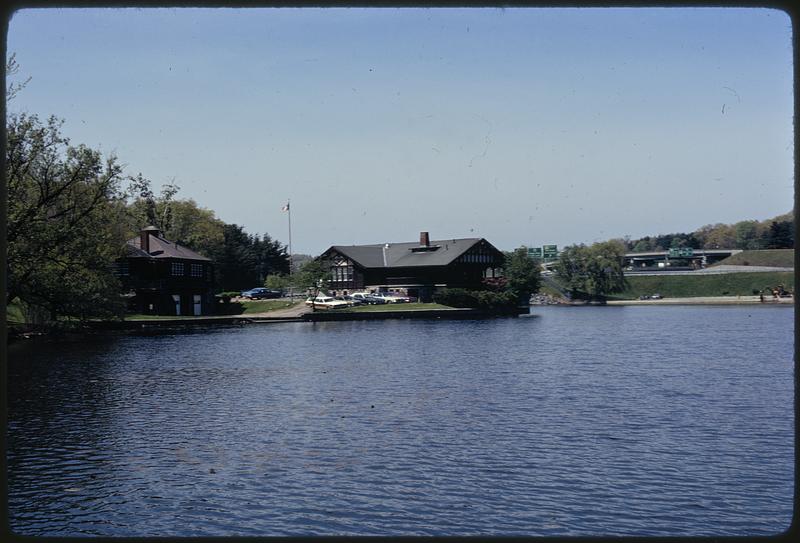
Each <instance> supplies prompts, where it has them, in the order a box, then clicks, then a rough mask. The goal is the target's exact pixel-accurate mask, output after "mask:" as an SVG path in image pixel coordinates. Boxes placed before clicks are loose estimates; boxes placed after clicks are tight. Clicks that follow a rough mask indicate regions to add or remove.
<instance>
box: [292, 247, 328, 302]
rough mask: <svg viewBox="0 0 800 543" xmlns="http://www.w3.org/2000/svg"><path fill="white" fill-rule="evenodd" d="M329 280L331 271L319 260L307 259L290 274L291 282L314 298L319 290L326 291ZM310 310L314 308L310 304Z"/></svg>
mask: <svg viewBox="0 0 800 543" xmlns="http://www.w3.org/2000/svg"><path fill="white" fill-rule="evenodd" d="M330 281H331V273H330V271H327V270H326V269H325V267H324V266H323V265H322V263H321V262H320V261H319V260H316V259H314V260H307V261H306V262H304V263H303V264H302V266H300V269H298V270H297V271H296V272H295V273H293V274H292V279H291V284H292V286H293V287H294V288H295V289H297V290H300V291H306V292H308V293H309V295H310V297H312V298H316V297H317V295H318V294H319V293H320V292H326V291H327V290H328V286H329V285H330ZM311 309H312V311H313V310H315V309H316V308H315V307H314V306H313V305H312V307H311Z"/></svg>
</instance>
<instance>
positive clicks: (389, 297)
mask: <svg viewBox="0 0 800 543" xmlns="http://www.w3.org/2000/svg"><path fill="white" fill-rule="evenodd" d="M373 296H377V297H378V298H383V299H384V300H386V302H387V303H390V304H400V303H406V302H410V301H411V299H409V298H408V297H407V296H401V295H400V294H395V293H393V292H376V293H375V294H373Z"/></svg>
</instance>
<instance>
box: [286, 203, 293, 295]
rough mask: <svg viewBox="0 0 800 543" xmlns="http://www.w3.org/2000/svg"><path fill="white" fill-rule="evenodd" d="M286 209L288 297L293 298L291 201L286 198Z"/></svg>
mask: <svg viewBox="0 0 800 543" xmlns="http://www.w3.org/2000/svg"><path fill="white" fill-rule="evenodd" d="M286 211H287V212H288V213H289V299H290V300H293V299H294V290H293V288H292V264H293V263H292V201H291V199H289V200H286Z"/></svg>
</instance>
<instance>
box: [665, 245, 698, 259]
mask: <svg viewBox="0 0 800 543" xmlns="http://www.w3.org/2000/svg"><path fill="white" fill-rule="evenodd" d="M669 256H670V258H682V257H684V258H685V257H689V256H694V249H692V248H691V247H673V248H672V249H670V250H669Z"/></svg>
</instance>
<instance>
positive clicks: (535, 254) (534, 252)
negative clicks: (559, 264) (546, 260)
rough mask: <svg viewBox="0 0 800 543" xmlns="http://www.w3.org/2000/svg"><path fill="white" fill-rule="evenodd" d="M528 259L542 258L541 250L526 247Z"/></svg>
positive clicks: (539, 248)
mask: <svg viewBox="0 0 800 543" xmlns="http://www.w3.org/2000/svg"><path fill="white" fill-rule="evenodd" d="M528 257H529V258H539V259H540V258H542V248H541V247H528Z"/></svg>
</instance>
